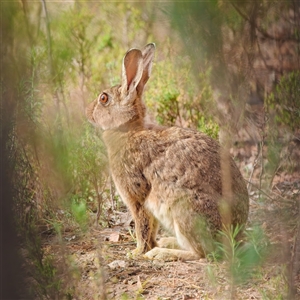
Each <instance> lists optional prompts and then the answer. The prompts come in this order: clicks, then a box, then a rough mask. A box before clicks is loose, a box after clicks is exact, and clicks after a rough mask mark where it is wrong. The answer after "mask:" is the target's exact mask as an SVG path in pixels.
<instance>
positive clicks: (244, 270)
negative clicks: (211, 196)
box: [208, 226, 268, 287]
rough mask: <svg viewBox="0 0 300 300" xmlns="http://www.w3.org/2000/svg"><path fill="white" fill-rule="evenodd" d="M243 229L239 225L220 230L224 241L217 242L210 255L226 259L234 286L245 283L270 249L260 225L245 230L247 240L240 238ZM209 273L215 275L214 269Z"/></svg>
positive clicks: (230, 282)
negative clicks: (214, 249)
mask: <svg viewBox="0 0 300 300" xmlns="http://www.w3.org/2000/svg"><path fill="white" fill-rule="evenodd" d="M241 231H242V228H241V227H239V226H236V227H235V228H233V227H230V229H229V230H225V231H224V230H223V231H220V233H219V234H220V240H221V241H222V242H217V249H216V251H215V252H214V253H212V254H210V255H209V257H210V258H212V259H213V260H215V259H217V260H219V259H224V261H225V263H226V269H227V272H228V281H229V284H230V285H231V286H232V287H234V286H236V285H239V284H243V283H245V282H246V281H247V280H248V279H249V278H251V277H252V276H253V275H254V274H255V272H256V270H257V268H258V267H259V266H260V265H261V263H262V262H263V258H264V257H265V255H266V251H267V249H268V248H267V247H268V241H267V239H266V236H265V235H264V233H263V231H262V229H261V228H260V227H259V226H254V227H253V228H251V229H249V230H247V231H245V233H244V234H245V240H241V239H240V238H239V236H240V235H241V233H242V232H241ZM208 274H210V277H211V278H213V277H214V276H213V271H212V269H210V270H209V273H208Z"/></svg>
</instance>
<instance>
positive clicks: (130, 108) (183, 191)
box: [87, 44, 249, 260]
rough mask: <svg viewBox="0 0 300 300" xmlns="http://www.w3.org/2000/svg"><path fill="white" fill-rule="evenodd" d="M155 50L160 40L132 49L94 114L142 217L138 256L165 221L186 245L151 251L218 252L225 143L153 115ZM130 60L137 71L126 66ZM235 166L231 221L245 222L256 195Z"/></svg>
mask: <svg viewBox="0 0 300 300" xmlns="http://www.w3.org/2000/svg"><path fill="white" fill-rule="evenodd" d="M154 50H155V47H154V44H149V45H147V46H146V47H145V49H144V50H143V51H140V53H139V52H137V51H139V50H137V49H134V50H130V51H128V52H127V54H126V55H125V57H124V60H123V75H122V85H120V86H115V87H112V88H111V89H107V90H105V91H104V92H105V93H106V94H107V95H108V97H109V102H108V103H107V105H103V104H101V103H100V102H99V100H98V99H96V100H94V101H93V102H92V103H91V104H90V106H89V107H88V108H87V116H88V118H89V120H90V121H91V122H92V123H94V124H96V125H97V126H99V127H100V128H102V130H103V140H104V142H105V144H106V146H107V150H108V155H109V161H110V168H111V172H112V176H113V179H114V182H115V185H116V187H117V190H118V192H119V193H120V195H121V197H122V199H123V201H124V202H125V203H126V205H127V206H128V207H129V209H130V211H131V213H132V215H133V218H134V220H135V229H136V237H137V249H136V250H135V252H134V254H142V253H146V252H147V251H149V250H151V249H153V248H154V247H156V246H157V242H156V232H157V228H158V221H159V222H160V223H161V224H162V225H163V226H164V227H165V228H166V229H167V230H168V231H170V233H171V234H173V235H174V236H176V238H177V241H178V244H179V246H180V247H181V248H182V249H183V250H176V251H175V249H161V248H156V249H155V250H152V251H150V252H148V253H147V254H146V256H148V257H150V258H163V259H165V260H168V259H174V257H175V258H180V259H191V258H197V257H201V256H203V255H205V254H207V253H209V252H211V251H212V250H213V245H214V244H213V241H214V240H215V238H216V234H217V231H218V230H221V229H222V207H223V206H224V205H223V202H224V201H227V200H226V199H223V198H224V197H223V198H222V178H221V164H220V146H219V144H218V143H217V142H216V141H215V140H213V139H212V138H210V137H208V136H206V135H205V134H203V133H201V132H197V131H194V130H191V129H184V128H179V127H170V128H168V127H162V126H159V125H156V124H152V123H147V122H146V121H145V105H144V104H143V102H142V99H141V97H142V91H143V89H144V85H145V84H146V82H147V80H148V78H149V76H150V72H151V65H152V59H153V56H154ZM132 51H134V53H132ZM141 57H142V58H143V59H142V60H141ZM135 60H137V62H136V64H137V65H138V67H136V64H135ZM127 61H130V66H131V65H134V66H135V67H134V68H135V69H134V70H135V71H133V70H131V69H130V70H127V69H126V62H127ZM145 61H146V63H145ZM124 62H125V63H124ZM124 64H125V66H124ZM130 66H129V68H130ZM141 66H143V68H142V67H141ZM230 168H231V169H230V174H231V189H232V194H233V197H232V199H230V202H228V203H230V204H231V205H230V206H231V207H230V212H231V223H232V224H233V225H234V226H235V225H237V224H239V225H243V224H245V222H246V220H247V217H248V210H249V200H248V193H247V189H246V185H245V183H244V180H243V178H242V176H241V174H240V172H239V170H238V168H237V167H236V165H235V163H234V162H233V160H232V159H230ZM228 201H229V200H228Z"/></svg>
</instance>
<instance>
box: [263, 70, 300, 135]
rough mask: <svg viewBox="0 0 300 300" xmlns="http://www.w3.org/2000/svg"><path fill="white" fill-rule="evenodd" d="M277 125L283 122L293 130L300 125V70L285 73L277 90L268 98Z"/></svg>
mask: <svg viewBox="0 0 300 300" xmlns="http://www.w3.org/2000/svg"><path fill="white" fill-rule="evenodd" d="M266 104H267V107H268V109H269V113H270V115H271V116H274V121H275V124H276V125H279V124H283V125H285V126H287V127H288V128H290V129H291V130H292V131H294V130H295V129H298V128H299V127H300V71H294V72H290V73H288V74H285V75H284V76H283V77H282V78H281V79H280V82H279V83H278V85H277V86H276V88H275V91H274V92H273V93H271V94H270V95H269V97H267V99H266Z"/></svg>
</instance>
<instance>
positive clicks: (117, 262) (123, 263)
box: [108, 260, 128, 270]
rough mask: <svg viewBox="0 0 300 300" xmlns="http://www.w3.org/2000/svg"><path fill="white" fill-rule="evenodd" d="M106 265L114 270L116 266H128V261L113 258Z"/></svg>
mask: <svg viewBox="0 0 300 300" xmlns="http://www.w3.org/2000/svg"><path fill="white" fill-rule="evenodd" d="M108 266H109V267H110V268H111V269H112V270H116V269H118V268H126V267H128V263H126V261H124V260H114V261H112V262H111V263H110V264H108Z"/></svg>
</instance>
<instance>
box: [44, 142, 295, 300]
mask: <svg viewBox="0 0 300 300" xmlns="http://www.w3.org/2000/svg"><path fill="white" fill-rule="evenodd" d="M239 151H243V152H242V153H239ZM247 151H248V152H249V153H248V155H246V154H245V149H243V150H238V149H235V150H233V154H234V155H235V156H238V155H239V154H241V155H243V158H244V159H243V160H241V163H239V166H240V168H241V170H242V171H243V175H244V176H245V178H249V173H246V172H245V170H246V169H247V168H246V167H247V165H251V164H252V165H253V162H254V158H255V151H256V148H255V147H254V146H251V147H250V148H249V149H248V150H247ZM234 152H235V153H234ZM259 172H260V171H259V170H258V171H257V172H254V174H253V180H252V181H253V182H254V183H255V185H259ZM260 193H261V192H260V191H259V190H257V189H256V188H254V187H251V190H250V215H249V222H248V226H247V227H248V229H249V228H250V229H251V227H252V226H254V224H258V225H259V226H260V228H262V229H263V231H264V233H265V235H266V236H267V240H268V250H267V251H268V252H267V255H266V257H265V258H264V263H263V264H261V265H257V266H256V267H255V269H254V270H253V271H252V274H251V276H250V278H249V279H248V280H247V281H245V282H244V283H242V284H240V285H233V284H231V283H232V280H231V277H230V273H229V272H228V264H227V263H226V261H223V262H222V261H221V262H220V261H219V262H215V261H208V260H207V259H201V260H199V261H187V262H181V261H175V262H162V261H150V260H146V259H143V258H139V259H133V258H130V256H128V253H130V250H133V249H134V248H135V242H134V234H133V232H134V230H133V228H132V222H131V221H132V220H131V217H130V215H129V214H128V212H127V211H126V208H125V207H122V208H121V209H120V211H113V212H111V211H110V217H109V218H110V226H109V228H100V226H98V227H96V226H95V225H92V226H91V228H89V229H88V231H87V232H86V233H85V234H83V233H82V232H80V231H78V229H76V230H75V229H72V228H69V229H68V228H65V231H64V233H63V236H62V240H63V246H62V242H61V240H60V241H59V239H58V237H57V236H48V237H47V238H45V239H44V250H45V253H48V254H53V255H54V256H55V257H57V258H58V257H66V256H67V257H68V258H67V261H68V271H66V274H68V275H66V276H69V279H68V280H71V281H73V283H74V284H73V290H74V291H75V292H73V293H72V294H73V298H70V299H76V300H79V299H88V300H89V299H91V300H92V299H149V300H150V299H151V300H152V299H153V300H154V299H161V300H163V299H164V300H167V299H174V300H179V299H180V300H183V299H233V298H234V299H288V296H287V290H288V284H287V282H288V281H289V276H288V274H289V272H288V270H289V262H290V261H291V260H292V258H293V257H294V255H295V250H294V246H295V239H294V238H293V237H294V236H295V232H296V229H297V220H298V219H299V206H300V200H299V198H300V174H299V173H298V172H295V173H293V174H285V173H282V172H281V173H280V175H276V176H275V177H274V180H273V187H272V189H271V191H270V193H269V194H267V195H263V194H262V195H260ZM261 196H262V197H261ZM262 199H263V200H262ZM92 218H94V219H95V216H92ZM160 234H161V235H164V232H160ZM62 251H63V254H66V255H65V256H62V255H61V254H62ZM57 264H58V266H59V265H60V264H61V265H63V264H65V262H63V261H61V262H60V261H57ZM70 266H71V271H70ZM294 277H296V278H293V280H296V282H298V283H299V282H300V276H299V273H297V272H296V273H295V272H294ZM296 297H298V298H297V299H300V284H298V286H297V296H296Z"/></svg>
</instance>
